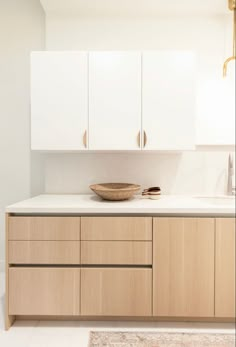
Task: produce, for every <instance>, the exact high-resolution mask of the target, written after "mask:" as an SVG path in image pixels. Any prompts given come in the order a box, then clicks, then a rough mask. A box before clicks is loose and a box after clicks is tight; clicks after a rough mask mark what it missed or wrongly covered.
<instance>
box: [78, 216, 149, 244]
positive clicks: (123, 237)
mask: <svg viewBox="0 0 236 347" xmlns="http://www.w3.org/2000/svg"><path fill="white" fill-rule="evenodd" d="M81 240H94V241H101V240H103V241H105V240H107V241H115V240H118V241H127V240H129V241H143V240H144V241H151V240H152V218H151V217H81Z"/></svg>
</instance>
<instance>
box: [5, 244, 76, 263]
mask: <svg viewBox="0 0 236 347" xmlns="http://www.w3.org/2000/svg"><path fill="white" fill-rule="evenodd" d="M9 263H11V264H80V241H9Z"/></svg>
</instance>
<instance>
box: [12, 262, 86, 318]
mask: <svg viewBox="0 0 236 347" xmlns="http://www.w3.org/2000/svg"><path fill="white" fill-rule="evenodd" d="M9 314H13V315H69V316H73V315H79V314H80V269H75V268H74V269H72V268H10V269H9Z"/></svg>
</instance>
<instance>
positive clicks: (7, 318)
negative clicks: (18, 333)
mask: <svg viewBox="0 0 236 347" xmlns="http://www.w3.org/2000/svg"><path fill="white" fill-rule="evenodd" d="M8 234H9V214H8V213H6V215H5V245H6V246H5V330H8V329H9V328H10V327H11V326H12V324H13V323H14V321H15V316H13V315H10V314H9V261H8V258H9V255H8Z"/></svg>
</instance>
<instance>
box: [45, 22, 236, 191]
mask: <svg viewBox="0 0 236 347" xmlns="http://www.w3.org/2000/svg"><path fill="white" fill-rule="evenodd" d="M46 23H47V25H46V28H47V29H46V33H47V35H46V46H47V49H49V50H77V49H84V50H102V49H104V50H106V49H108V50H116V49H118V50H119V49H120V50H123V49H124V50H132V49H134V50H135V49H137V50H142V49H143V50H144V49H191V50H195V51H196V54H197V57H198V73H197V76H198V80H197V88H198V93H197V105H198V128H199V129H201V126H202V125H203V124H204V125H205V114H204V112H202V110H203V109H204V108H205V104H204V103H205V100H206V99H207V100H208V101H209V105H210V106H211V105H212V106H213V105H214V103H215V95H214V93H212V96H211V97H212V99H210V96H209V94H207V95H204V93H203V92H202V91H203V86H205V85H206V84H207V83H208V82H209V81H211V80H214V79H222V64H223V61H224V59H225V57H226V56H227V55H229V52H230V51H229V47H230V45H231V41H230V40H229V37H230V26H231V25H230V23H231V16H226V17H225V16H214V17H205V18H197V17H192V18H189V17H182V18H178V19H174V18H165V19H160V18H153V17H152V18H134V17H133V18H121V17H119V18H116V17H113V18H101V17H100V18H99V17H94V16H93V17H91V18H80V17H76V16H74V17H73V16H69V17H65V16H63V17H62V16H55V15H50V16H48V17H47V21H46ZM204 90H205V91H206V93H208V91H207V90H206V88H205V89H204ZM209 109H210V110H211V107H208V110H209ZM212 109H213V107H212ZM212 113H213V111H212ZM209 126H210V125H209ZM227 159H228V152H227V151H225V152H224V151H223V152H217V151H216V152H203V151H202V152H187V153H183V154H158V153H155V154H130V153H128V154H101V153H100V154H99V153H97V154H92V153H91V154H50V155H47V156H46V162H45V191H46V192H48V193H67V192H71V193H76V192H77V193H80V192H84V193H88V192H89V188H88V186H89V184H91V183H96V182H107V181H130V182H135V183H140V184H142V186H146V187H147V186H151V185H160V186H161V187H162V189H163V192H165V193H172V194H220V193H222V194H223V193H225V191H226V174H227V172H226V168H227Z"/></svg>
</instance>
